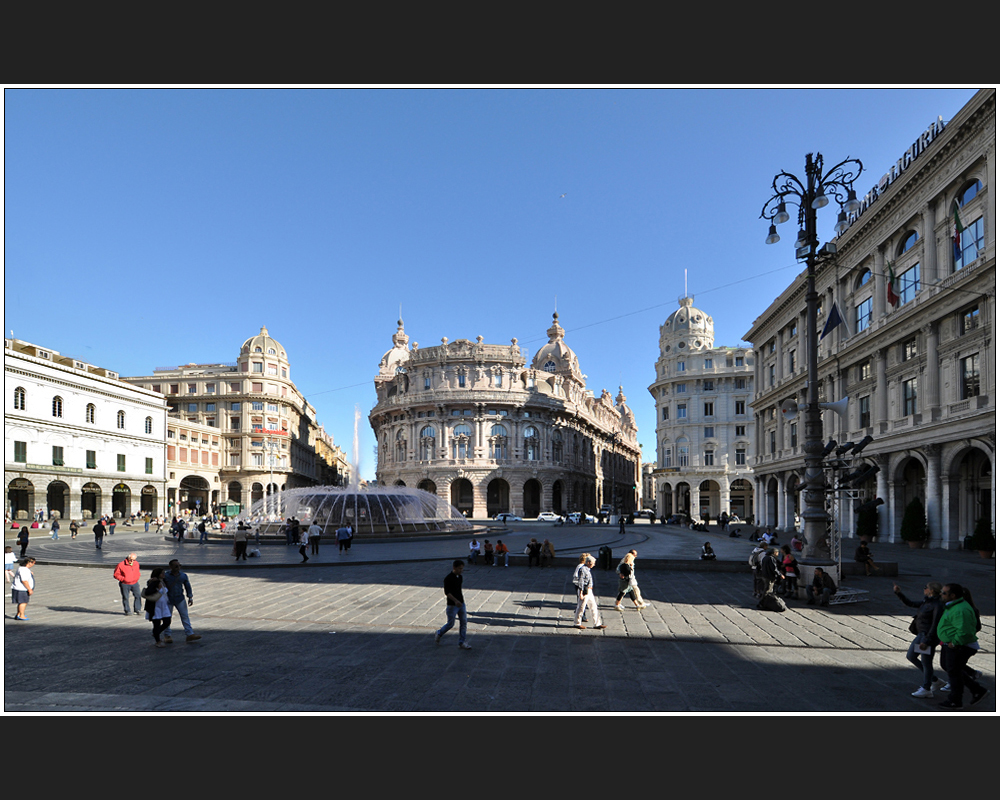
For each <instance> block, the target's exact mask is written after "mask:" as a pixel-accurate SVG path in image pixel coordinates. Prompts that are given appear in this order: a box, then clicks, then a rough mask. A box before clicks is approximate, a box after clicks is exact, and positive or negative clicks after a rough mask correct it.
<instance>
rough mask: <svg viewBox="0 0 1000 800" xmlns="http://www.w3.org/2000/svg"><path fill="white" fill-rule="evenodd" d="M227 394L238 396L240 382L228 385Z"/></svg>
mask: <svg viewBox="0 0 1000 800" xmlns="http://www.w3.org/2000/svg"><path fill="white" fill-rule="evenodd" d="M229 393H230V394H239V393H240V382H239V381H233V382H231V383H230V384H229Z"/></svg>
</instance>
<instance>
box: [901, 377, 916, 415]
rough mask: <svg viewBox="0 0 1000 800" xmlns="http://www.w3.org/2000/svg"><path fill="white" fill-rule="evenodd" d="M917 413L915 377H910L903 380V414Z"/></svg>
mask: <svg viewBox="0 0 1000 800" xmlns="http://www.w3.org/2000/svg"><path fill="white" fill-rule="evenodd" d="M916 413H917V379H916V378H910V379H909V380H905V381H903V415H904V416H907V417H908V416H910V415H911V414H916Z"/></svg>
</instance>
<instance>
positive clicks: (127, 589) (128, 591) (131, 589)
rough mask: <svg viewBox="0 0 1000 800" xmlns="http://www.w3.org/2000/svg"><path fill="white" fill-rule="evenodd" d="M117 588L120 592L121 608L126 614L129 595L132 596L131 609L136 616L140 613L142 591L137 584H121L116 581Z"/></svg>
mask: <svg viewBox="0 0 1000 800" xmlns="http://www.w3.org/2000/svg"><path fill="white" fill-rule="evenodd" d="M118 588H119V589H121V591H122V606H124V608H125V613H126V614H128V613H129V608H128V600H129V595H131V596H132V601H133V606H132V609H133V610H134V611H135V612H136V613H137V614H138V613H139V612H140V611H142V589H140V588H139V584H138V583H122V582H121V581H118Z"/></svg>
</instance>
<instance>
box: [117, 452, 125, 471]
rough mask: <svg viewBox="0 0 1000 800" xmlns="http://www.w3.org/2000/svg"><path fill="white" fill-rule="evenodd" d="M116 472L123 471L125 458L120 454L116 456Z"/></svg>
mask: <svg viewBox="0 0 1000 800" xmlns="http://www.w3.org/2000/svg"><path fill="white" fill-rule="evenodd" d="M118 471H119V472H124V471H125V456H124V455H123V454H121V453H119V454H118Z"/></svg>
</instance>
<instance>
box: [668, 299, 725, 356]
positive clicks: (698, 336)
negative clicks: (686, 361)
mask: <svg viewBox="0 0 1000 800" xmlns="http://www.w3.org/2000/svg"><path fill="white" fill-rule="evenodd" d="M679 303H680V308H678V309H677V310H676V311H675V312H674V313H673V314H671V315H670V316H669V317H667V321H666V322H664V323H663V327H662V328H661V329H660V336H661V339H662V340H663V342H664V344H671V343H672V342H673V340H675V339H680V340H683V341H686V344H687V346H688V347H693V348H695V349H697V348H699V347H713V346H714V344H715V322H714V321H713V320H712V318H711V317H710V316H709V315H708V314H706V313H705V312H704V311H702V310H701V309H699V308H695V307H694V298H693V297H682V298H680V301H679Z"/></svg>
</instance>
